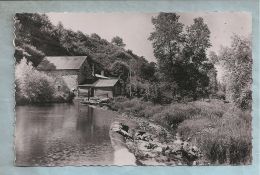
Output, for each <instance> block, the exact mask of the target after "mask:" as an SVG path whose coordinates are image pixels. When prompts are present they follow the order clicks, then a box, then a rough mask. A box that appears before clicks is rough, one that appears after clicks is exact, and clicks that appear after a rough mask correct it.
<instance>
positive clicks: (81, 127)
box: [76, 106, 112, 144]
mask: <svg viewBox="0 0 260 175" xmlns="http://www.w3.org/2000/svg"><path fill="white" fill-rule="evenodd" d="M111 118H112V116H110V115H109V113H107V114H106V111H102V110H100V109H94V108H91V107H89V106H82V107H80V108H79V116H78V119H77V126H76V128H77V130H78V131H80V132H81V136H82V137H83V139H84V142H89V143H93V144H100V143H102V142H107V141H110V138H109V128H110V123H111Z"/></svg>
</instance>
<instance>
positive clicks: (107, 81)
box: [78, 79, 118, 87]
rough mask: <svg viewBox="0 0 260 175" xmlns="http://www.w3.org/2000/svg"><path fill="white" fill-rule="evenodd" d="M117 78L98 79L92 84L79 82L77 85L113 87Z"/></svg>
mask: <svg viewBox="0 0 260 175" xmlns="http://www.w3.org/2000/svg"><path fill="white" fill-rule="evenodd" d="M117 82H118V79H99V80H97V81H96V82H95V83H93V84H81V85H78V86H79V87H113V86H115V84H116V83H117Z"/></svg>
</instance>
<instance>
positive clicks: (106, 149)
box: [15, 104, 116, 166]
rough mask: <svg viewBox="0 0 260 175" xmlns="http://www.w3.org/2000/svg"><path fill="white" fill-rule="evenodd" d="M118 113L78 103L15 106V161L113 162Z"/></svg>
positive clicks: (34, 163) (51, 163)
mask: <svg viewBox="0 0 260 175" xmlns="http://www.w3.org/2000/svg"><path fill="white" fill-rule="evenodd" d="M115 115H116V114H115V113H114V112H112V111H105V110H101V109H94V108H91V107H88V106H83V105H79V104H52V105H47V106H17V107H16V138H15V149H16V161H15V163H16V165H18V166H57V165H59V166H62V165H112V164H113V153H114V151H113V148H112V146H111V141H110V137H109V128H110V124H111V122H112V121H113V119H114V118H115Z"/></svg>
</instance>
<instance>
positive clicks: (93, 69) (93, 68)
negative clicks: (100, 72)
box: [92, 64, 95, 76]
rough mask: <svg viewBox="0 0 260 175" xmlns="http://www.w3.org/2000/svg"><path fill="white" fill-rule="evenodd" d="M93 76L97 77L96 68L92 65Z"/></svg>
mask: <svg viewBox="0 0 260 175" xmlns="http://www.w3.org/2000/svg"><path fill="white" fill-rule="evenodd" d="M92 75H93V76H95V66H94V64H92Z"/></svg>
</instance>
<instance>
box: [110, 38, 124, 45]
mask: <svg viewBox="0 0 260 175" xmlns="http://www.w3.org/2000/svg"><path fill="white" fill-rule="evenodd" d="M111 43H112V44H114V45H116V46H118V47H125V43H124V42H123V39H122V38H120V37H119V36H115V37H114V38H112V40H111Z"/></svg>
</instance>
